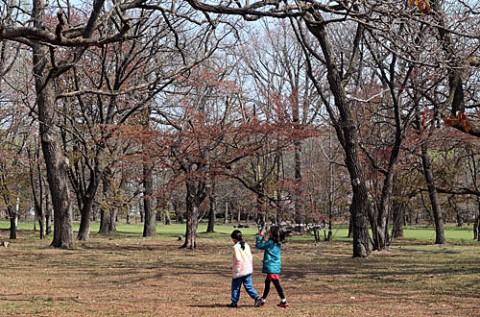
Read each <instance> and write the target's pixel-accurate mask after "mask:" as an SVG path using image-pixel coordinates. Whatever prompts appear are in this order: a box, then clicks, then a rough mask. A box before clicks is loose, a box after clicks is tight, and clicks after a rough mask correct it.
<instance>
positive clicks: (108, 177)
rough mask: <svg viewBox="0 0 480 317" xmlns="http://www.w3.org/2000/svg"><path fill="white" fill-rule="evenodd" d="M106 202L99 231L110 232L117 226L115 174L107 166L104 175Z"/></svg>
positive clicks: (101, 214)
mask: <svg viewBox="0 0 480 317" xmlns="http://www.w3.org/2000/svg"><path fill="white" fill-rule="evenodd" d="M102 181H103V194H104V199H105V201H104V203H103V204H102V207H101V209H100V229H99V233H101V234H109V233H111V232H112V231H113V229H114V228H115V224H114V222H115V209H114V207H113V204H112V201H113V198H112V182H113V175H112V170H111V169H110V168H106V169H105V172H104V173H103V176H102Z"/></svg>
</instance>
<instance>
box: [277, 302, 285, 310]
mask: <svg viewBox="0 0 480 317" xmlns="http://www.w3.org/2000/svg"><path fill="white" fill-rule="evenodd" d="M277 306H278V307H281V308H287V307H288V302H287V301H281V302H280V304H278V305H277Z"/></svg>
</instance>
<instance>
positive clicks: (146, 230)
mask: <svg viewBox="0 0 480 317" xmlns="http://www.w3.org/2000/svg"><path fill="white" fill-rule="evenodd" d="M152 168H153V166H152V164H151V163H149V162H146V161H144V162H143V187H144V193H143V212H144V213H145V222H144V224H143V236H144V237H151V236H154V235H155V234H156V230H157V229H156V228H157V220H156V219H157V215H156V212H155V209H154V208H153V204H152V199H153V198H152V195H153V174H152Z"/></svg>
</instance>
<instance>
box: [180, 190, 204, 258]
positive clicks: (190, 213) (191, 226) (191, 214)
mask: <svg viewBox="0 0 480 317" xmlns="http://www.w3.org/2000/svg"><path fill="white" fill-rule="evenodd" d="M186 185H187V194H186V197H185V201H186V209H187V210H186V212H187V224H186V232H185V242H184V244H183V245H182V248H186V249H191V250H193V249H195V248H196V247H197V228H198V206H199V205H200V204H199V202H198V200H197V197H196V188H195V187H196V186H195V185H194V184H192V183H190V182H189V181H187V184H186Z"/></svg>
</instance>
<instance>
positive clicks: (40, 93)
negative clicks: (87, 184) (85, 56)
mask: <svg viewBox="0 0 480 317" xmlns="http://www.w3.org/2000/svg"><path fill="white" fill-rule="evenodd" d="M44 8H45V4H44V3H43V1H41V0H35V1H33V8H32V18H33V19H32V20H33V23H34V26H35V27H36V28H38V29H43V28H44V21H45V15H44ZM32 49H33V74H34V78H35V90H36V94H37V96H36V97H37V98H36V103H37V107H38V122H39V126H40V139H41V144H42V151H43V157H44V160H45V165H46V168H47V180H48V184H49V187H50V193H51V197H52V205H53V210H54V213H55V217H54V232H53V241H52V243H51V245H52V246H53V247H56V248H66V249H72V248H73V247H74V245H75V244H74V237H73V217H72V209H71V205H70V197H69V190H68V175H67V172H68V162H67V158H66V157H65V156H64V155H63V153H62V149H61V147H60V143H59V141H58V134H57V131H56V130H55V127H56V120H55V113H56V111H55V90H54V85H53V84H54V83H53V80H54V78H55V75H53V76H51V74H52V71H53V70H52V69H51V67H50V66H49V60H48V56H49V52H48V50H47V49H46V46H42V45H40V44H38V43H36V44H33V45H32Z"/></svg>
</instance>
